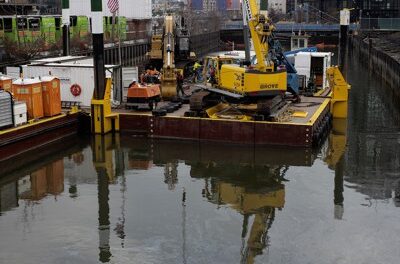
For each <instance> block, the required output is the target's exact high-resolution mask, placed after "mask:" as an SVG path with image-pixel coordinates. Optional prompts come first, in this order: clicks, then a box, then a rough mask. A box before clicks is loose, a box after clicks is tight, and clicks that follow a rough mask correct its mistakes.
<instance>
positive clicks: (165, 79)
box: [148, 15, 196, 100]
mask: <svg viewBox="0 0 400 264" xmlns="http://www.w3.org/2000/svg"><path fill="white" fill-rule="evenodd" d="M178 18H179V17H176V16H173V15H167V16H165V17H164V24H163V32H162V33H161V34H160V33H159V32H157V31H156V30H155V33H154V35H153V37H152V40H151V50H150V52H149V53H148V56H149V59H150V65H151V67H153V68H154V67H155V68H157V69H159V68H162V70H161V71H162V75H161V95H162V97H163V99H167V100H169V99H174V98H176V97H177V80H176V72H177V71H180V72H181V73H182V74H184V73H183V69H184V68H185V67H186V65H188V64H190V62H191V61H192V60H194V59H195V58H196V55H195V53H194V52H192V51H191V50H190V40H189V39H190V35H189V32H188V30H187V29H186V26H185V23H184V22H183V21H184V19H183V18H180V19H178ZM177 63H178V66H177Z"/></svg>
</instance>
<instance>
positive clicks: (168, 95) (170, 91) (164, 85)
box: [161, 79, 177, 100]
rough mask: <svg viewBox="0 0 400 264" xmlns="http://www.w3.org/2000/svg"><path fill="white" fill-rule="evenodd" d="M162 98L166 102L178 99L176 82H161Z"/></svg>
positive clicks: (164, 80)
mask: <svg viewBox="0 0 400 264" xmlns="http://www.w3.org/2000/svg"><path fill="white" fill-rule="evenodd" d="M161 96H162V98H163V99H164V100H169V99H173V98H176V97H177V92H176V80H175V79H173V80H168V79H162V80H161Z"/></svg>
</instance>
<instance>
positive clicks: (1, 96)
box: [0, 90, 14, 129]
mask: <svg viewBox="0 0 400 264" xmlns="http://www.w3.org/2000/svg"><path fill="white" fill-rule="evenodd" d="M13 125H14V120H13V102H12V96H11V94H10V93H9V92H6V91H4V90H0V129H4V128H8V127H12V126H13Z"/></svg>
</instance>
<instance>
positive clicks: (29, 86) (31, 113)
mask: <svg viewBox="0 0 400 264" xmlns="http://www.w3.org/2000/svg"><path fill="white" fill-rule="evenodd" d="M13 91H14V97H15V98H16V99H17V100H18V101H25V102H26V106H27V108H28V118H29V119H36V118H41V117H43V99H42V82H41V81H40V80H39V79H18V80H15V81H14V82H13Z"/></svg>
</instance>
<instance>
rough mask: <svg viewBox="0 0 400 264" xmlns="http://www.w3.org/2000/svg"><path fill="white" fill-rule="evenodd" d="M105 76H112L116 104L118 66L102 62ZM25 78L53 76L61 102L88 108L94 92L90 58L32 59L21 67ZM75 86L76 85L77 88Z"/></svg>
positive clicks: (118, 94)
mask: <svg viewBox="0 0 400 264" xmlns="http://www.w3.org/2000/svg"><path fill="white" fill-rule="evenodd" d="M105 69H106V77H109V78H110V77H111V78H112V79H113V88H112V99H113V100H114V104H118V103H119V102H121V99H122V92H121V91H122V90H121V87H120V86H121V85H120V83H121V82H120V79H121V76H120V67H119V66H117V65H105ZM22 73H23V76H24V77H25V78H34V77H40V76H48V75H52V76H56V77H57V78H59V79H60V81H61V101H62V102H64V103H65V102H67V103H77V104H79V105H80V106H81V107H90V104H91V100H92V97H93V91H94V67H93V59H92V58H88V57H72V56H68V57H58V58H49V59H43V60H36V61H32V62H31V64H28V65H23V66H22ZM77 87H78V88H77Z"/></svg>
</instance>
